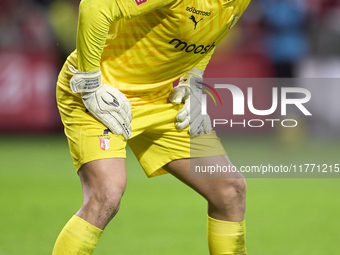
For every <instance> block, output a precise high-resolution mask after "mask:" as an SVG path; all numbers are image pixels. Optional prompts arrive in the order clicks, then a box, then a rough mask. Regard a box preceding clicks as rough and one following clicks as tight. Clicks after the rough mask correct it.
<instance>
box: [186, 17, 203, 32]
mask: <svg viewBox="0 0 340 255" xmlns="http://www.w3.org/2000/svg"><path fill="white" fill-rule="evenodd" d="M189 19H190V20H192V22H194V24H195V27H194V30H195V29H196V26H197V23H198V22H200V21H201V20H202V19H203V18H201V19H200V20H199V21H196V18H195V16H194V15H191V16H190V18H189Z"/></svg>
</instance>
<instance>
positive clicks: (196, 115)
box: [169, 68, 212, 137]
mask: <svg viewBox="0 0 340 255" xmlns="http://www.w3.org/2000/svg"><path fill="white" fill-rule="evenodd" d="M202 75H203V72H202V71H201V70H199V69H195V68H193V69H191V70H190V71H189V72H188V73H187V74H185V75H183V76H182V77H181V78H180V80H179V84H178V86H176V87H175V88H173V90H172V91H171V93H170V96H169V101H170V102H171V103H174V104H184V105H183V108H182V109H181V110H180V111H179V112H178V113H177V116H176V119H177V122H176V128H177V129H178V130H183V129H185V128H186V127H188V126H189V133H190V135H191V136H193V137H195V136H199V135H201V134H202V132H205V133H207V134H209V133H210V132H211V131H212V127H211V121H210V117H209V115H208V114H206V115H202V114H201V101H202V90H201V88H202V81H203V78H202Z"/></svg>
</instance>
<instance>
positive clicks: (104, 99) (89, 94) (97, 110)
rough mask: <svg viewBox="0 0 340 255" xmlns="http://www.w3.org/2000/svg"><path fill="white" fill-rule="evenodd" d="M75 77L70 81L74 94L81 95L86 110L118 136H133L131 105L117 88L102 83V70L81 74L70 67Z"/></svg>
mask: <svg viewBox="0 0 340 255" xmlns="http://www.w3.org/2000/svg"><path fill="white" fill-rule="evenodd" d="M69 69H70V71H71V72H73V73H75V75H74V76H73V77H72V78H71V80H70V87H71V90H72V92H73V93H81V98H82V100H83V103H84V105H85V107H86V109H87V110H88V111H89V112H90V113H92V115H93V116H95V117H96V118H97V119H98V120H99V121H100V122H101V123H103V124H104V125H105V126H106V127H107V128H109V129H110V131H111V132H112V133H114V134H116V135H121V134H123V135H124V137H125V139H129V137H130V136H131V131H132V130H131V120H132V112H131V103H130V101H129V100H128V99H127V98H126V96H125V95H124V94H123V93H122V92H120V91H119V90H118V89H117V88H114V87H111V86H109V85H107V84H102V83H101V72H100V70H98V71H94V72H90V73H80V72H78V70H76V69H75V68H74V67H73V66H69Z"/></svg>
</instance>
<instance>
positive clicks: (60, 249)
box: [52, 216, 103, 255]
mask: <svg viewBox="0 0 340 255" xmlns="http://www.w3.org/2000/svg"><path fill="white" fill-rule="evenodd" d="M102 232H103V230H101V229H99V228H97V227H95V226H93V225H91V224H90V223H88V222H87V221H85V220H83V219H82V218H79V217H78V216H73V217H72V218H71V219H70V220H69V222H68V223H67V224H66V225H65V227H64V228H63V230H62V231H61V233H60V234H59V236H58V238H57V241H56V243H55V245H54V249H53V253H52V255H74V254H77V255H90V254H92V252H93V250H94V248H95V247H96V244H97V242H98V240H99V237H100V236H101V234H102Z"/></svg>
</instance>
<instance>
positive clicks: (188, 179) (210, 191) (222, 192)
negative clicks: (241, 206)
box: [164, 155, 246, 201]
mask: <svg viewBox="0 0 340 255" xmlns="http://www.w3.org/2000/svg"><path fill="white" fill-rule="evenodd" d="M217 165H218V166H221V167H223V166H224V167H225V169H236V168H235V167H234V166H233V165H232V163H231V162H230V160H229V158H228V156H227V155H220V156H212V157H200V158H192V159H179V160H174V161H172V162H170V163H169V164H167V165H166V166H165V167H164V168H165V169H166V170H167V171H168V172H169V173H171V174H172V175H173V176H175V177H176V178H178V179H179V180H181V181H182V182H183V183H185V184H187V185H188V186H190V187H191V188H193V189H194V190H196V191H197V192H198V193H200V194H201V195H202V196H203V197H205V198H206V199H207V200H208V201H213V200H214V199H219V198H221V197H225V196H228V192H231V190H237V191H240V192H244V191H245V188H246V184H245V180H244V178H243V175H242V174H241V173H240V172H239V171H235V170H231V171H226V172H222V173H220V174H216V175H213V174H210V173H209V172H202V173H195V169H196V167H197V166H198V167H200V169H208V168H209V167H211V166H217Z"/></svg>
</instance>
